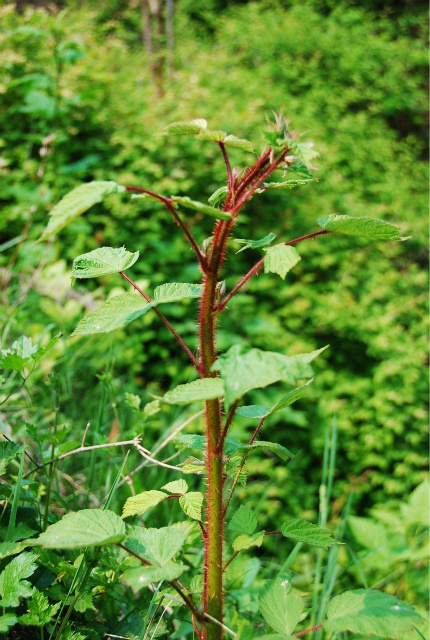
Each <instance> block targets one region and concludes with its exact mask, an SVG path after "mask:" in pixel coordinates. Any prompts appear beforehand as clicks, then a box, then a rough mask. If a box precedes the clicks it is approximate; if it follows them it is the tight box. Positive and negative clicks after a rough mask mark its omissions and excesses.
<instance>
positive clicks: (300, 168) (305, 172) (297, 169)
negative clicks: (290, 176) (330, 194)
mask: <svg viewBox="0 0 430 640" xmlns="http://www.w3.org/2000/svg"><path fill="white" fill-rule="evenodd" d="M290 157H291V156H290ZM288 171H291V172H292V173H298V174H299V175H301V176H306V178H308V179H313V178H312V173H311V172H310V171H309V169H308V168H307V166H306V165H305V164H303V162H300V161H298V160H296V161H295V162H294V163H293V164H290V165H289V167H288Z"/></svg>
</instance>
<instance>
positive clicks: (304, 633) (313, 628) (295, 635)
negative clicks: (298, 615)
mask: <svg viewBox="0 0 430 640" xmlns="http://www.w3.org/2000/svg"><path fill="white" fill-rule="evenodd" d="M322 627H323V625H322V624H317V625H316V627H310V628H309V629H305V630H304V631H299V633H295V634H294V637H295V638H301V637H302V636H305V635H306V634H307V633H310V632H311V631H318V629H322Z"/></svg>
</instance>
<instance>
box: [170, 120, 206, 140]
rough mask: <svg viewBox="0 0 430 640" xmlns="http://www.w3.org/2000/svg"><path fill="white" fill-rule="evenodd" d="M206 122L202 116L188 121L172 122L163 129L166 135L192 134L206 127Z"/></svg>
mask: <svg viewBox="0 0 430 640" xmlns="http://www.w3.org/2000/svg"><path fill="white" fill-rule="evenodd" d="M207 126H208V123H207V120H205V119H204V118H196V119H195V120H191V121H190V122H173V123H172V124H169V126H168V127H166V128H165V129H164V131H163V133H164V134H165V135H168V136H194V135H196V134H198V133H200V132H201V131H204V130H205V129H207Z"/></svg>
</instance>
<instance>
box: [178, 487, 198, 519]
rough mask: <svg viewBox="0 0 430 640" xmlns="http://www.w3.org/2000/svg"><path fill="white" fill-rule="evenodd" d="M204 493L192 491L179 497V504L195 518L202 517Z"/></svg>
mask: <svg viewBox="0 0 430 640" xmlns="http://www.w3.org/2000/svg"><path fill="white" fill-rule="evenodd" d="M203 499H204V496H203V493H200V491H191V492H190V493H187V494H185V495H184V496H181V497H180V498H179V504H180V505H181V507H182V510H183V512H184V513H185V515H187V516H188V517H189V518H192V519H193V520H201V519H202V506H203Z"/></svg>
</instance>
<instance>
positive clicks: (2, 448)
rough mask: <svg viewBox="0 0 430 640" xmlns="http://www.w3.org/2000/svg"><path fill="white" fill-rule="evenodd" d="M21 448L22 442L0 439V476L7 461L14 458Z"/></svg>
mask: <svg viewBox="0 0 430 640" xmlns="http://www.w3.org/2000/svg"><path fill="white" fill-rule="evenodd" d="M22 449H23V446H22V444H18V443H16V442H8V441H7V440H0V476H1V475H3V473H4V471H5V469H6V467H7V465H8V464H9V462H10V461H11V460H13V459H14V458H16V456H17V455H18V454H19V453H21V451H22Z"/></svg>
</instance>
